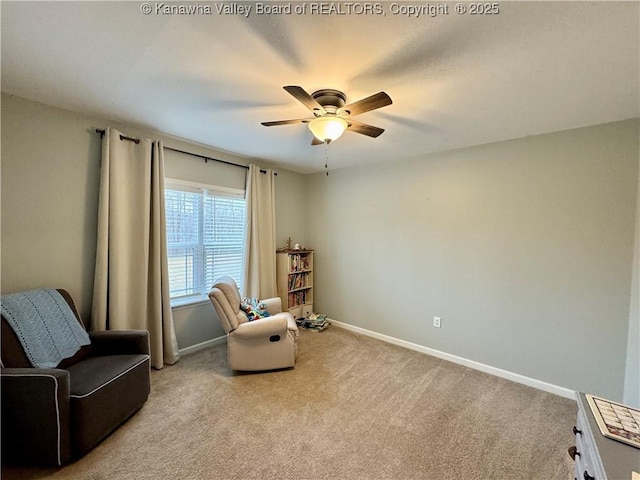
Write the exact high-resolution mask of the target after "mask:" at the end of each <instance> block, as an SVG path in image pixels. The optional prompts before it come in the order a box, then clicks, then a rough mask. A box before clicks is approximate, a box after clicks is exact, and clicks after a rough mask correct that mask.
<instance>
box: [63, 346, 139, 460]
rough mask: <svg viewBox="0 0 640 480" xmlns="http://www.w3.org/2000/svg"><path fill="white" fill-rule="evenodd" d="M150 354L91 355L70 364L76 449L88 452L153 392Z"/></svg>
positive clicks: (73, 439)
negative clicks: (150, 376) (150, 374)
mask: <svg viewBox="0 0 640 480" xmlns="http://www.w3.org/2000/svg"><path fill="white" fill-rule="evenodd" d="M149 368H150V363H149V356H148V355H142V354H138V355H135V354H134V355H106V356H101V357H91V358H88V359H86V360H85V361H83V362H79V363H76V364H75V365H72V366H71V367H69V374H70V376H71V388H70V397H71V410H72V412H73V417H72V419H71V438H72V446H73V450H74V451H76V452H83V453H84V452H87V451H89V450H90V449H91V448H92V447H94V446H95V445H96V444H97V443H98V442H99V441H100V440H102V439H103V438H104V437H105V436H106V435H108V434H109V433H111V431H113V430H115V429H116V428H117V427H118V426H119V425H120V424H121V423H122V422H124V421H125V420H126V419H127V418H129V417H130V416H131V415H133V414H134V413H135V412H136V411H137V410H138V409H139V408H140V407H141V406H142V404H144V402H145V401H146V400H147V397H148V396H149V392H150V390H151V384H150V381H149Z"/></svg>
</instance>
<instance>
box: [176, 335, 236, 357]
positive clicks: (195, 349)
mask: <svg viewBox="0 0 640 480" xmlns="http://www.w3.org/2000/svg"><path fill="white" fill-rule="evenodd" d="M226 341H227V336H226V335H224V336H222V337H217V338H212V339H211V340H207V341H206V342H202V343H197V344H195V345H191V346H189V347H184V348H181V349H180V350H179V352H180V355H189V354H190V353H195V352H198V351H200V350H204V349H205V348H208V347H212V346H214V345H218V344H220V343H225V342H226Z"/></svg>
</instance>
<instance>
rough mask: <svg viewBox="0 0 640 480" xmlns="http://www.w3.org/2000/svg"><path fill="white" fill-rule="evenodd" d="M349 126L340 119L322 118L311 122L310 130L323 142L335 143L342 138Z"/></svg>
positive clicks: (332, 117)
mask: <svg viewBox="0 0 640 480" xmlns="http://www.w3.org/2000/svg"><path fill="white" fill-rule="evenodd" d="M348 126H349V124H348V123H347V121H346V120H345V119H343V118H340V117H334V116H322V117H317V118H314V119H313V120H311V121H310V122H309V130H311V133H313V135H314V136H315V137H316V138H317V139H318V140H320V141H321V142H327V143H329V142H333V141H334V140H337V139H338V138H340V135H342V134H343V133H344V131H345V130H346V129H347V127H348Z"/></svg>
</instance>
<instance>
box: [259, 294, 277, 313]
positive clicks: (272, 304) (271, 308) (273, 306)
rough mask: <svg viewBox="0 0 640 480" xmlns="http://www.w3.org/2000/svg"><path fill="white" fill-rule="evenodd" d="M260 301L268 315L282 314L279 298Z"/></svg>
mask: <svg viewBox="0 0 640 480" xmlns="http://www.w3.org/2000/svg"><path fill="white" fill-rule="evenodd" d="M260 301H261V302H262V303H264V306H265V310H266V311H267V312H269V315H276V314H278V313H282V299H281V298H280V297H273V298H267V299H266V300H260Z"/></svg>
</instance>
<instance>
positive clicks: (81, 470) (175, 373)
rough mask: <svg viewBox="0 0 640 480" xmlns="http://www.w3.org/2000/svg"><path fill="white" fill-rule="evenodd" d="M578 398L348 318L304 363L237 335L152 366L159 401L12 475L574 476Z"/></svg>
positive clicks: (313, 344)
mask: <svg viewBox="0 0 640 480" xmlns="http://www.w3.org/2000/svg"><path fill="white" fill-rule="evenodd" d="M576 411H577V407H576V404H575V402H573V401H571V400H567V399H565V398H561V397H558V396H555V395H551V394H548V393H544V392H541V391H538V390H535V389H533V388H530V387H526V386H523V385H520V384H517V383H513V382H509V381H507V380H503V379H501V378H497V377H494V376H491V375H487V374H484V373H480V372H477V371H475V370H471V369H468V368H466V367H462V366H459V365H455V364H452V363H448V362H445V361H443V360H440V359H437V358H434V357H430V356H427V355H424V354H421V353H417V352H414V351H411V350H406V349H403V348H401V347H397V346H394V345H390V344H387V343H384V342H381V341H378V340H375V339H371V338H369V337H365V336H359V335H355V334H353V333H351V332H348V331H346V330H343V329H340V328H337V327H335V326H333V327H331V328H330V329H328V330H327V331H325V332H321V333H315V332H308V331H302V332H301V336H300V339H299V357H298V363H297V365H296V367H295V369H290V370H282V371H276V372H271V373H259V374H234V373H232V372H231V371H229V370H228V369H227V368H226V346H225V345H218V346H215V347H212V348H210V349H207V350H204V351H200V352H198V353H195V354H192V355H189V356H185V357H183V358H182V360H180V362H178V364H176V365H174V366H169V367H165V368H164V369H163V370H161V371H154V372H152V393H151V396H150V398H149V401H148V402H147V403H146V405H145V406H144V407H143V408H142V410H140V411H139V412H138V413H137V414H136V415H135V416H134V417H133V418H131V419H130V420H129V421H128V422H127V423H126V424H125V425H124V426H122V427H121V428H120V429H118V430H117V431H116V432H114V433H113V434H112V435H111V436H110V437H109V438H107V439H106V440H105V441H104V442H102V443H101V444H100V445H99V446H98V447H96V448H95V449H94V450H93V451H91V452H90V453H89V454H88V455H87V456H85V457H84V458H82V459H80V460H78V461H77V462H75V463H73V464H71V465H68V466H66V467H64V468H62V469H59V470H51V469H46V470H45V469H9V468H3V472H2V473H3V476H2V478H3V479H12V478H52V479H87V480H88V479H91V480H98V479H105V480H106V479H110V480H119V479H123V480H129V479H131V480H142V479H285V480H286V479H292V480H293V479H336V480H337V479H340V480H350V479H353V480H359V479H363V480H364V479H367V480H368V479H398V480H401V479H434V480H441V479H443V480H444V479H457V480H460V479H472V478H473V479H519V480H521V479H541V480H551V479H562V480H567V479H569V478H572V475H571V469H572V463H571V461H570V459H569V458H568V455H567V448H568V447H569V446H570V445H572V442H573V435H572V433H571V427H572V426H573V424H574V418H575V416H576Z"/></svg>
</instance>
